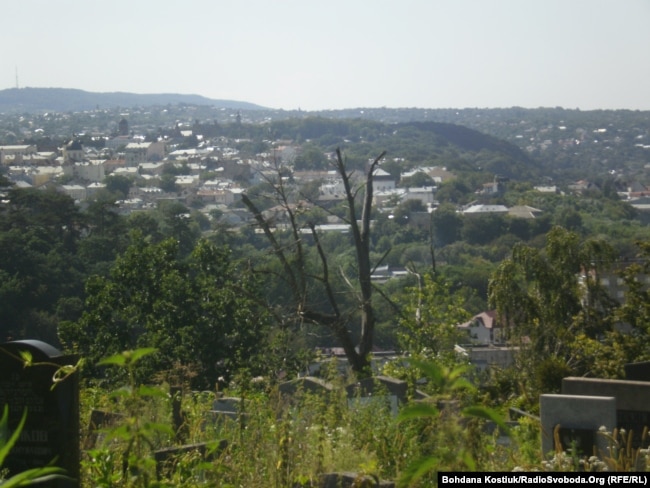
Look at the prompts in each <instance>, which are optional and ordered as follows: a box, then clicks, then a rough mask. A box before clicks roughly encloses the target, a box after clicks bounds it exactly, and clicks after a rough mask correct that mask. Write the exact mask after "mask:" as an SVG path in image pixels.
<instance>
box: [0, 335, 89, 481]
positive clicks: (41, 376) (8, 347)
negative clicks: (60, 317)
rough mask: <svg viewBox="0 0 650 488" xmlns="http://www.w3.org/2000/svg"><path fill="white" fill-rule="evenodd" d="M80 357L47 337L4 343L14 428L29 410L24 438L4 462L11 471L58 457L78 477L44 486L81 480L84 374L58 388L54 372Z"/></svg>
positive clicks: (6, 397) (1, 361)
mask: <svg viewBox="0 0 650 488" xmlns="http://www.w3.org/2000/svg"><path fill="white" fill-rule="evenodd" d="M21 352H27V353H29V354H30V355H31V357H32V363H33V364H32V366H29V367H24V362H23V361H22V360H21V359H20V357H21ZM76 363H77V358H76V357H73V356H64V355H63V354H62V353H61V352H60V351H59V350H57V349H56V348H55V347H53V346H51V345H49V344H46V343H45V342H41V341H36V340H25V341H13V342H6V343H4V344H1V345H0V371H1V372H2V373H1V375H0V407H2V408H4V406H5V405H8V407H9V428H10V429H12V430H13V429H15V428H16V426H17V425H18V423H19V421H20V419H21V417H22V415H23V412H24V411H25V410H26V411H27V421H26V423H25V425H24V427H23V430H22V433H21V435H20V438H19V439H18V442H17V443H16V444H15V445H14V447H13V449H12V450H11V451H10V453H9V455H8V456H7V458H6V459H5V462H4V465H3V467H4V468H7V469H8V470H9V474H10V475H14V474H16V473H20V472H22V471H25V470H28V469H31V468H36V467H43V466H46V465H48V464H50V463H52V462H53V465H54V466H58V467H60V468H63V469H65V471H66V475H67V476H69V477H71V478H74V479H75V481H70V480H53V481H50V482H48V483H46V484H42V485H39V486H46V487H53V488H59V487H65V488H70V487H78V486H79V481H78V479H79V441H80V437H79V435H80V433H79V376H78V374H77V373H76V372H75V373H73V374H72V375H70V376H69V377H68V378H66V379H65V380H64V381H62V382H60V383H58V384H57V385H56V387H54V388H52V387H53V382H52V376H53V374H54V372H55V371H56V370H57V369H58V368H59V367H60V366H65V365H74V364H76Z"/></svg>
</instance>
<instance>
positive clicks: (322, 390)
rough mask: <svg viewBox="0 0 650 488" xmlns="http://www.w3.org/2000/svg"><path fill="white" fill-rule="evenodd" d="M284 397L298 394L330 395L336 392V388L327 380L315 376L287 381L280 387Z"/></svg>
mask: <svg viewBox="0 0 650 488" xmlns="http://www.w3.org/2000/svg"><path fill="white" fill-rule="evenodd" d="M278 389H279V391H280V393H281V394H283V395H289V396H293V395H295V394H296V393H298V392H305V393H310V394H312V395H319V394H325V395H328V394H330V393H332V391H334V387H333V386H332V385H331V384H330V383H328V382H327V381H325V380H322V379H320V378H317V377H315V376H303V377H301V378H296V379H295V380H291V381H286V382H284V383H282V384H280V386H279V387H278Z"/></svg>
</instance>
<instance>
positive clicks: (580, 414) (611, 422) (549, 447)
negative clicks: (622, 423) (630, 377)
mask: <svg viewBox="0 0 650 488" xmlns="http://www.w3.org/2000/svg"><path fill="white" fill-rule="evenodd" d="M539 404H540V406H539V410H540V418H541V421H542V452H543V454H544V455H546V454H548V453H549V452H551V451H553V450H554V449H555V445H554V444H555V442H554V433H555V428H556V427H557V426H558V425H559V426H560V432H559V434H560V442H561V443H562V448H563V449H564V450H567V449H569V448H570V447H571V443H572V441H575V442H576V444H578V447H579V449H580V450H581V451H582V453H583V454H585V455H587V456H591V455H592V453H593V447H594V446H595V447H596V448H597V450H598V451H599V452H602V453H606V452H607V447H608V442H607V439H606V438H605V437H604V436H598V435H596V432H598V430H599V429H600V427H601V426H604V427H605V428H606V429H608V430H609V431H610V432H611V431H612V430H613V428H614V427H615V426H616V398H614V397H604V396H582V395H564V394H563V395H554V394H547V395H542V396H541V397H540V402H539Z"/></svg>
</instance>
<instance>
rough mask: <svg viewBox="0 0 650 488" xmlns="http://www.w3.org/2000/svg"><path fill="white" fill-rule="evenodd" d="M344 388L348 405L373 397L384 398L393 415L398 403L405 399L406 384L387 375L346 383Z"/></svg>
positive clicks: (403, 401)
mask: <svg viewBox="0 0 650 488" xmlns="http://www.w3.org/2000/svg"><path fill="white" fill-rule="evenodd" d="M345 389H346V392H347V396H348V404H349V405H352V404H354V403H356V402H360V403H361V404H363V403H367V402H370V401H374V399H380V400H385V401H386V402H387V403H388V404H389V405H390V409H391V412H392V413H393V415H397V412H398V408H399V405H400V404H402V403H406V401H407V392H408V384H407V383H406V381H402V380H398V379H395V378H391V377H389V376H373V377H370V378H364V379H362V380H360V381H358V382H356V383H354V384H351V385H348V386H346V387H345Z"/></svg>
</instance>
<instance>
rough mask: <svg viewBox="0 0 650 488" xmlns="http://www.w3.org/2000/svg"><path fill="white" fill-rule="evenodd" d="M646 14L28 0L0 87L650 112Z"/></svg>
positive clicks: (632, 5) (11, 26)
mask: <svg viewBox="0 0 650 488" xmlns="http://www.w3.org/2000/svg"><path fill="white" fill-rule="evenodd" d="M648 25H650V2H649V1H648V0H624V1H614V0H571V1H566V0H545V1H531V0H525V1H522V0H493V1H489V2H486V1H484V0H400V1H399V2H397V1H388V0H353V1H349V0H348V1H342V0H331V1H328V2H323V1H319V2H316V1H312V0H301V1H297V0H281V1H277V2H269V1H267V0H238V1H224V0H219V1H214V0H186V1H184V2H174V1H160V0H157V1H153V0H114V1H113V2H110V3H109V2H106V3H102V4H100V3H97V2H87V1H81V0H60V1H56V2H52V1H49V0H22V1H20V2H11V3H8V4H7V5H4V6H3V28H2V29H1V30H0V60H1V65H0V66H1V68H0V89H6V88H14V87H56V88H78V89H82V90H86V91H93V92H115V91H123V92H133V93H183V94H197V95H203V96H206V97H209V98H214V99H227V100H240V101H246V102H251V103H255V104H258V105H262V106H265V107H270V108H277V109H285V110H295V109H298V108H300V109H303V110H310V111H311V110H327V109H342V108H355V107H389V108H401V107H418V108H466V107H479V108H498V107H513V106H520V107H526V108H537V107H564V108H570V109H574V108H579V109H581V110H594V109H633V110H650V82H649V80H650V63H648V62H647V61H648V48H649V47H650V29H648Z"/></svg>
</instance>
